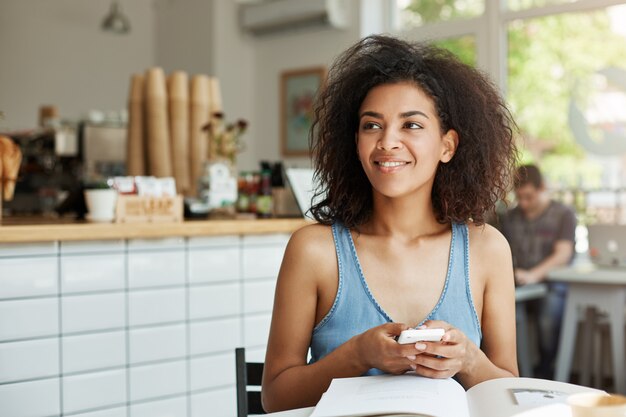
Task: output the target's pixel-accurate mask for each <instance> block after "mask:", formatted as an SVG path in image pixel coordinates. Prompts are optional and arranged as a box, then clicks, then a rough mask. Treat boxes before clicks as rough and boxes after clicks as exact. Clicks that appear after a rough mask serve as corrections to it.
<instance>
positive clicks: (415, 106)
mask: <svg viewBox="0 0 626 417" xmlns="http://www.w3.org/2000/svg"><path fill="white" fill-rule="evenodd" d="M359 117H360V120H359V129H358V131H357V150H358V154H359V159H360V160H361V164H362V166H363V170H364V171H365V174H366V175H367V177H368V179H369V181H370V183H371V184H372V187H373V191H374V193H379V194H382V195H384V196H386V197H402V196H405V195H409V194H411V193H414V192H416V191H418V190H420V189H423V188H424V187H428V191H429V192H430V190H431V188H432V184H433V181H434V179H435V173H436V170H437V166H438V164H439V163H440V162H443V163H446V162H449V161H450V159H452V156H453V155H454V151H455V150H456V146H457V143H458V135H457V134H456V132H455V131H454V130H449V131H448V132H445V133H442V132H441V126H440V124H439V118H438V116H437V112H436V110H435V104H434V102H433V100H432V99H431V98H430V97H429V96H428V95H426V94H425V93H424V92H423V91H422V90H421V89H420V88H418V87H417V86H416V85H415V84H413V83H410V82H399V83H394V84H382V85H379V86H376V87H374V88H372V89H371V90H370V91H369V93H368V94H367V96H366V97H365V100H363V103H362V104H361V108H360V109H359Z"/></svg>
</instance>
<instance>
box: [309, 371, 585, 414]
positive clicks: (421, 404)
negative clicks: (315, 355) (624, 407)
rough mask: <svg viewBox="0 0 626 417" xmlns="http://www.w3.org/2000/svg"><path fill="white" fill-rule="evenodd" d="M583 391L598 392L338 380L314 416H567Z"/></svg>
mask: <svg viewBox="0 0 626 417" xmlns="http://www.w3.org/2000/svg"><path fill="white" fill-rule="evenodd" d="M585 391H596V390H594V389H591V388H586V387H581V386H578V385H572V384H567V383H564V382H555V381H548V380H544V379H533V378H500V379H492V380H490V381H485V382H482V383H480V384H478V385H476V386H474V387H472V388H471V389H469V390H468V391H467V392H465V390H464V389H463V387H462V386H461V385H460V384H459V383H458V382H456V381H455V380H454V379H429V378H423V377H420V376H417V375H415V374H404V375H381V376H368V377H357V378H339V379H334V380H333V381H332V383H331V384H330V387H329V388H328V391H326V393H325V394H324V395H323V396H322V399H321V400H320V402H319V403H318V404H317V406H316V407H315V410H314V411H313V414H311V417H348V416H349V417H355V416H377V415H411V416H432V417H508V416H515V415H520V416H522V415H523V416H531V415H533V414H529V413H528V411H529V410H532V409H536V408H538V407H550V410H552V411H554V413H550V415H552V416H557V415H564V416H568V415H570V414H569V413H570V411H569V407H568V406H566V405H565V401H566V399H567V397H568V396H569V395H571V394H575V393H578V392H585ZM542 415H546V414H542Z"/></svg>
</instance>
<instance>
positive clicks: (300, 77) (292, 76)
mask: <svg viewBox="0 0 626 417" xmlns="http://www.w3.org/2000/svg"><path fill="white" fill-rule="evenodd" d="M325 77H326V69H325V68H324V67H315V68H306V69H298V70H290V71H284V72H283V73H282V74H281V76H280V134H281V152H282V154H283V155H284V156H308V155H309V154H310V150H309V130H310V129H311V124H312V122H313V101H314V99H315V95H316V94H317V91H318V90H319V88H320V87H321V86H322V84H323V83H324V79H325Z"/></svg>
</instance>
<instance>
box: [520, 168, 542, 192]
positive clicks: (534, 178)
mask: <svg viewBox="0 0 626 417" xmlns="http://www.w3.org/2000/svg"><path fill="white" fill-rule="evenodd" d="M513 182H514V187H515V189H518V188H521V187H523V186H525V185H527V184H531V185H533V186H534V187H535V188H542V187H543V175H541V171H539V168H538V167H537V166H536V165H532V164H528V165H522V166H520V167H519V168H517V171H516V172H515V179H514V180H513Z"/></svg>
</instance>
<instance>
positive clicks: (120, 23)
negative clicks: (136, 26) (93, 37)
mask: <svg viewBox="0 0 626 417" xmlns="http://www.w3.org/2000/svg"><path fill="white" fill-rule="evenodd" d="M102 30H104V31H105V32H113V33H119V34H123V33H128V32H130V21H129V20H128V18H127V17H126V16H124V15H123V14H122V9H121V7H120V6H119V4H117V2H116V1H113V2H112V3H111V9H110V10H109V14H108V15H106V17H105V18H104V19H103V20H102Z"/></svg>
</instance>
